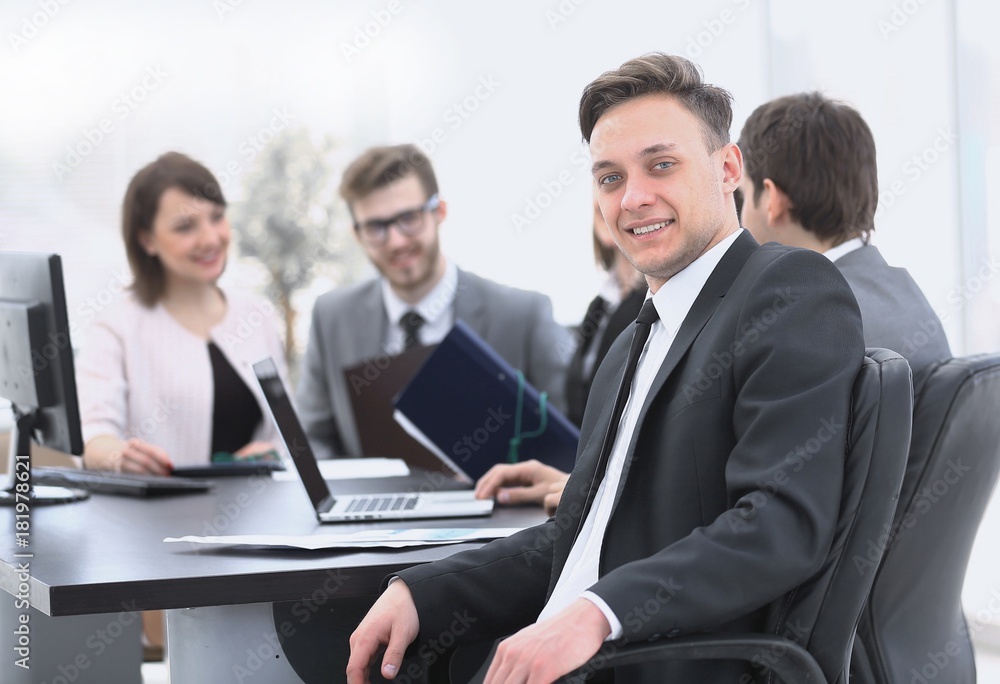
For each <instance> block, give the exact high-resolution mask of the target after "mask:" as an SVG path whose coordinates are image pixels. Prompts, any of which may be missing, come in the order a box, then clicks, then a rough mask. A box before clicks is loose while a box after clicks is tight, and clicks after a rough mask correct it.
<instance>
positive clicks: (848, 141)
mask: <svg viewBox="0 0 1000 684" xmlns="http://www.w3.org/2000/svg"><path fill="white" fill-rule="evenodd" d="M739 146H740V149H741V150H742V151H743V159H744V166H743V183H742V184H741V188H742V190H743V193H744V195H745V199H744V208H743V212H742V221H743V226H744V227H745V228H746V229H747V230H749V231H750V232H751V233H753V236H754V237H755V238H756V239H757V241H758V242H760V243H764V242H770V241H774V242H780V243H781V244H783V245H789V246H792V247H805V248H807V249H812V250H815V251H817V252H821V253H823V254H825V255H826V256H827V258H829V259H830V261H832V262H833V263H834V264H836V266H837V268H839V269H840V272H841V273H843V274H844V277H845V278H846V279H847V282H848V283H849V284H850V286H851V289H852V290H854V295H855V296H856V297H857V298H858V304H859V305H860V307H861V317H862V319H863V321H864V329H865V344H866V345H867V346H869V347H884V348H886V349H892V350H893V351H896V352H899V353H900V354H902V356H903V357H904V358H905V359H906V360H907V361H909V363H910V367H911V368H912V369H913V389H914V393H915V394H919V392H920V388H921V387H922V385H923V380H924V378H925V377H926V372H927V370H928V369H929V367H930V366H931V365H933V364H934V363H936V362H938V361H942V360H944V359H947V358H950V357H951V350H950V348H949V347H948V340H947V338H946V337H945V333H944V328H943V326H942V325H941V321H940V319H939V318H938V316H937V314H936V313H934V310H933V309H932V308H931V306H930V304H929V303H928V302H927V298H926V297H924V294H923V292H921V291H920V288H919V287H918V286H917V284H916V282H914V280H913V278H911V277H910V274H909V273H907V272H906V269H903V268H894V267H892V266H889V265H888V264H887V263H886V261H885V259H883V258H882V255H881V254H880V253H879V251H878V249H877V248H876V247H875V246H874V245H871V244H869V239H870V237H871V233H872V231H873V230H874V229H875V208H876V205H877V204H878V170H877V168H876V163H875V140H874V138H873V137H872V132H871V130H870V129H869V128H868V124H866V123H865V121H864V119H862V118H861V114H859V113H858V112H857V111H856V110H855V109H853V108H852V107H850V106H848V105H847V104H844V103H842V102H837V101H835V100H831V99H829V98H826V97H824V96H823V95H821V94H819V93H802V94H798V95H788V96H786V97H779V98H777V99H776V100H772V101H770V102H768V103H766V104H763V105H761V106H760V107H758V108H757V109H756V110H754V112H753V113H752V114H751V115H750V118H748V119H747V122H746V124H744V126H743V132H742V133H741V134H740V140H739Z"/></svg>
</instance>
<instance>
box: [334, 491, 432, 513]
mask: <svg viewBox="0 0 1000 684" xmlns="http://www.w3.org/2000/svg"><path fill="white" fill-rule="evenodd" d="M419 498H420V495H419V494H391V495H388V496H358V497H356V498H355V499H354V501H352V502H351V504H350V505H349V506H348V507H347V512H348V513H379V512H381V511H410V510H413V508H414V506H416V505H417V499H419Z"/></svg>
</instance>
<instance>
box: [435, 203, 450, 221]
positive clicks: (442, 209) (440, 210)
mask: <svg viewBox="0 0 1000 684" xmlns="http://www.w3.org/2000/svg"><path fill="white" fill-rule="evenodd" d="M434 215H435V216H437V220H438V222H439V223H440V222H441V221H444V220H445V218H447V216H448V203H447V202H445V201H444V200H438V206H437V209H435V210H434Z"/></svg>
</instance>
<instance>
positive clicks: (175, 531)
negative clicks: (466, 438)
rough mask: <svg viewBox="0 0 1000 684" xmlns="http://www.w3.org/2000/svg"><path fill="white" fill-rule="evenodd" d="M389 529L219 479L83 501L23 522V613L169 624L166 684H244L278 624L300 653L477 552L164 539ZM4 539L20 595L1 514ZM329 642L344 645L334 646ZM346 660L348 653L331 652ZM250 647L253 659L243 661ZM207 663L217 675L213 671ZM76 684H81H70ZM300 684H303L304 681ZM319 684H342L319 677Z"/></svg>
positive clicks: (2, 580) (2, 583)
mask: <svg viewBox="0 0 1000 684" xmlns="http://www.w3.org/2000/svg"><path fill="white" fill-rule="evenodd" d="M427 481H428V480H427V479H426V477H423V476H411V477H410V478H392V479H390V480H383V481H376V480H354V481H344V482H342V483H339V485H338V487H337V488H340V489H341V491H384V490H385V489H387V486H386V483H387V482H393V484H394V485H395V489H397V490H404V491H405V490H407V489H415V488H418V487H420V486H421V484H425V483H427ZM542 520H543V514H542V512H541V510H540V509H538V508H513V509H503V508H498V509H497V511H496V512H495V513H494V514H493V516H491V517H489V518H466V519H460V520H423V521H409V522H407V523H406V525H407V526H410V527H413V526H420V527H525V526H528V525H531V524H535V523H537V522H540V521H542ZM394 526H398V525H393V524H392V523H358V524H337V525H323V526H320V525H319V524H318V523H317V521H316V518H315V515H314V513H313V510H312V507H311V505H310V504H309V501H308V498H307V497H306V493H305V490H304V489H303V487H302V485H301V483H299V482H276V481H273V480H271V479H270V478H261V477H254V478H249V479H246V478H238V479H220V480H218V486H217V488H216V490H215V491H213V492H212V493H210V494H188V495H181V496H171V497H165V498H158V499H135V498H131V497H121V496H108V495H92V496H91V498H90V499H89V500H87V501H83V502H78V503H73V504H67V505H63V506H45V507H38V508H36V509H34V510H32V511H31V548H30V550H31V552H32V553H33V554H34V555H33V558H31V559H30V568H31V571H30V575H31V578H30V582H29V583H30V595H31V598H30V601H31V605H32V606H33V607H34V608H36V609H37V610H38V611H40V612H41V613H43V614H44V615H46V616H52V617H59V616H77V615H92V614H115V615H120V614H122V613H123V612H134V611H141V610H158V609H163V610H168V611H171V612H169V613H168V618H167V619H168V644H169V658H170V670H171V678H172V680H173V681H178V682H185V683H187V682H197V681H206V682H207V681H211V682H224V681H240V682H246V681H250V680H248V679H246V677H245V676H241V675H240V672H239V668H240V667H241V666H242V663H244V662H245V661H246V662H249V663H250V664H251V665H254V664H255V657H259V653H257V651H260V652H262V653H264V654H265V655H266V654H267V653H268V651H267V649H266V648H262V649H256V650H255V648H254V647H256V646H257V645H258V644H261V645H262V644H265V643H267V642H268V641H269V637H270V636H271V635H272V634H274V633H276V627H277V628H279V629H280V627H281V625H282V621H281V620H278V621H276V620H275V616H278V615H280V616H284V617H283V618H282V620H284V621H288V620H291V621H292V623H293V626H294V627H295V630H294V632H295V635H296V636H295V638H296V639H297V640H298V642H299V643H302V642H303V640H305V639H310V638H315V637H316V635H318V634H320V633H322V632H323V631H324V630H326V629H327V628H328V626H329V625H330V624H331V621H332V622H339V623H340V624H342V623H343V620H338V614H339V613H343V614H344V615H345V616H347V615H350V616H351V619H354V615H356V614H357V612H358V611H359V610H360V611H361V612H362V613H363V607H364V606H365V605H370V602H371V601H372V600H374V597H375V596H376V595H377V593H378V590H379V586H380V583H381V581H382V578H383V577H385V576H386V575H388V574H391V573H393V572H396V571H398V570H400V569H402V568H405V567H408V566H411V565H414V564H417V563H425V562H429V561H433V560H436V559H438V558H442V557H445V556H447V555H450V554H452V553H455V552H456V551H458V550H461V549H464V548H471V547H472V546H473V545H468V544H463V545H456V546H443V547H431V548H416V549H413V550H407V549H400V550H388V549H386V550H379V549H373V550H367V551H365V552H344V551H318V552H312V551H293V550H287V551H285V550H266V551H262V550H252V549H242V548H213V547H204V546H197V545H194V544H176V543H175V544H166V543H163V542H162V539H163V538H164V537H168V536H182V535H187V534H196V535H210V534H251V533H254V534H310V533H314V532H319V531H321V529H322V531H324V532H325V531H333V530H336V531H338V532H348V531H353V530H359V529H371V528H377V527H394ZM0 529H3V530H7V531H8V532H5V533H4V534H3V535H2V536H0V587H2V588H3V589H4V590H5V591H7V592H8V593H10V594H16V593H17V585H18V572H17V562H16V560H17V559H15V558H14V555H15V554H16V553H17V552H18V549H17V547H16V546H15V543H14V535H13V533H12V531H13V529H14V512H13V511H12V510H9V509H7V510H0ZM304 601H305V602H308V603H304ZM341 606H342V607H344V610H343V611H341V610H340V608H339V607H341ZM191 609H204V610H195V611H192V610H191ZM305 615H309V616H310V618H309V619H307V620H305V621H304V622H302V624H301V625H300V624H299V623H298V622H297V620H300V619H301V617H302V616H305ZM289 616H297V617H294V618H291V617H289ZM264 617H266V622H267V625H266V627H264V626H263V622H262V618H264ZM345 619H346V617H345ZM350 629H353V625H350ZM350 629H348V630H347V631H346V634H348V635H349V633H350ZM286 631H287V630H286ZM248 635H249V636H248ZM310 635H311V636H310ZM90 636H92V635H90ZM336 638H344V639H346V637H343V635H342V634H341V635H340V636H338V637H336ZM5 639H6V640H8V641H9V640H10V639H11V637H10V636H7V637H5ZM248 639H249V641H248ZM283 639H284V637H280V638H279V639H278V640H279V641H281V640H283ZM285 646H287V644H285ZM345 646H346V641H344V643H342V644H339V645H337V648H343V647H345ZM248 647H249V648H250V653H249V654H247V653H244V651H246V650H247V648H248ZM87 648H88V647H87V645H86V644H82V645H79V650H80V652H82V653H87V652H88V650H87ZM273 648H276V649H278V650H281V649H280V648H279V647H278V646H275V647H273ZM5 650H9V648H5ZM285 650H288V649H287V648H285ZM210 659H212V660H214V661H218V662H217V663H216V665H212V664H211V663H210V662H209V660H210ZM264 665H270V666H275V667H276V666H277V665H284V666H286V670H287V666H288V665H289V664H288V663H287V659H286V658H284V657H282V654H278V655H277V657H276V658H273V659H271V662H270V663H264ZM291 666H292V667H294V666H296V664H295V663H291ZM212 668H214V669H212ZM244 669H245V668H244ZM194 672H197V673H199V675H198V678H192V677H191V673H194ZM210 672H211V674H209V673H210ZM263 672H264V669H263V665H262V666H261V668H258V669H257V670H255V671H253V674H257V675H259V676H257V677H255V678H254V679H253V680H252V681H255V682H268V684H271V683H272V682H281V681H304V680H303V679H301V678H298V679H292V678H288V677H289V675H288V672H287V671H285V670H283V671H282V672H283V674H278V673H275V674H273V675H268V674H262V673H263ZM84 674H85V673H84ZM84 681H86V679H79V678H78V679H76V680H75V682H74V684H79V683H80V682H84ZM305 681H310V680H309V678H308V677H307V678H306V679H305ZM324 681H336V675H335V674H333V673H329V672H327V673H326V679H325V680H324Z"/></svg>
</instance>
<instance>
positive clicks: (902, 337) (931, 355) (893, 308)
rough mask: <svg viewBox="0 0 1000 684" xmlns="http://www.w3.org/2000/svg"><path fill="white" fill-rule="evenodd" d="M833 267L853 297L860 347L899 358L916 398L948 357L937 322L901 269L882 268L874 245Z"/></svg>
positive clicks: (838, 262) (946, 344)
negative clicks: (859, 320) (858, 310)
mask: <svg viewBox="0 0 1000 684" xmlns="http://www.w3.org/2000/svg"><path fill="white" fill-rule="evenodd" d="M834 263H836V265H837V268H839V269H840V272H841V273H843V274H844V277H845V278H847V282H848V284H850V286H851V289H852V290H854V296H855V297H857V298H858V305H859V306H860V307H861V318H862V320H863V321H864V326H865V344H866V345H867V346H869V347H883V348H885V349H891V350H893V351H894V352H898V353H899V354H901V355H902V356H903V358H905V359H906V360H907V361H908V362H909V364H910V368H911V369H912V370H913V393H914V395H916V396H919V395H920V389H921V387H922V386H923V382H924V379H925V378H926V375H927V371H928V370H929V369H930V367H931V366H932V365H933V364H935V363H937V362H938V361H943V360H945V359H950V358H951V348H950V347H949V346H948V338H947V337H946V336H945V334H944V327H943V326H942V325H941V319H939V318H938V315H937V314H936V313H934V309H932V308H931V305H930V304H929V303H928V301H927V298H926V297H924V293H923V292H921V291H920V288H919V287H918V286H917V283H916V282H914V280H913V278H912V277H911V276H910V274H909V273H908V272H907V271H906V269H905V268H895V267H892V266H890V265H889V264H887V263H886V261H885V259H883V258H882V255H881V254H880V253H879V251H878V249H877V248H876V247H874V246H872V245H865V246H864V247H861V248H860V249H856V250H854V251H853V252H848V253H847V254H845V255H844V256H842V257H840V258H839V259H837V261H836V262H834Z"/></svg>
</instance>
